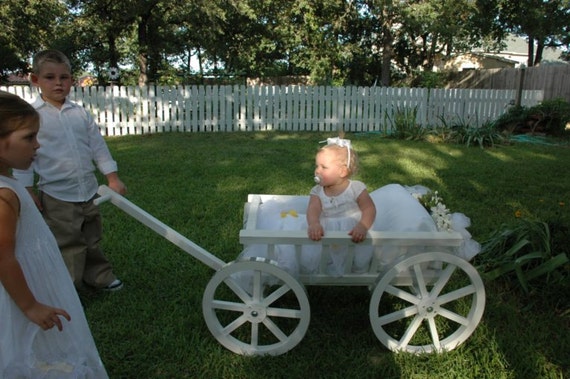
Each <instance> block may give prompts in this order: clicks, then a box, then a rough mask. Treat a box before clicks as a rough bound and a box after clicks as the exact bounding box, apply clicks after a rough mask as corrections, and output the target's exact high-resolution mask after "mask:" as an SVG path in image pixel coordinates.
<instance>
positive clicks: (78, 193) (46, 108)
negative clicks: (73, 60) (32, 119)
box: [13, 96, 117, 202]
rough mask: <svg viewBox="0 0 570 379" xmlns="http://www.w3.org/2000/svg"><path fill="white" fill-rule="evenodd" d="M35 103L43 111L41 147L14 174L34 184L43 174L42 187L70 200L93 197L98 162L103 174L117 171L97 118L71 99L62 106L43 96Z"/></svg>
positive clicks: (65, 199) (27, 184) (54, 195)
mask: <svg viewBox="0 0 570 379" xmlns="http://www.w3.org/2000/svg"><path fill="white" fill-rule="evenodd" d="M32 105H33V106H34V108H35V109H36V110H37V111H38V112H39V113H40V129H39V132H38V136H37V138H38V142H39V144H40V148H39V149H38V150H37V155H36V159H35V160H34V163H33V164H32V166H31V167H30V168H29V169H28V170H14V172H13V175H14V177H15V178H16V179H18V181H20V182H21V183H22V184H23V185H24V186H26V187H31V186H33V184H34V172H36V173H37V174H38V175H39V177H40V179H39V182H38V188H39V189H40V190H41V191H43V192H45V193H47V194H48V195H50V196H52V197H55V198H56V199H59V200H63V201H69V202H83V201H88V200H90V199H91V198H92V197H93V196H94V195H95V193H96V192H97V188H98V185H99V184H98V182H97V178H96V176H95V173H94V172H95V165H94V163H95V164H96V165H97V168H98V169H99V171H100V172H101V173H102V174H103V175H107V174H109V173H111V172H115V171H117V163H116V162H115V161H114V160H113V157H112V156H111V153H110V151H109V148H108V147H107V144H106V143H105V140H104V139H103V136H101V133H100V131H99V127H98V126H97V124H96V123H95V121H94V119H93V117H92V116H91V115H90V114H89V113H88V112H87V111H86V110H85V109H84V108H83V107H82V106H81V105H79V104H76V103H74V102H72V101H69V100H68V99H66V101H65V103H64V104H63V106H62V107H61V109H57V108H56V107H54V106H53V105H51V104H49V103H46V102H45V101H44V100H43V99H42V98H41V97H39V96H38V98H37V99H36V100H35V101H34V103H33V104H32Z"/></svg>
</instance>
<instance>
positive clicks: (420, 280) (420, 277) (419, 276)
mask: <svg viewBox="0 0 570 379" xmlns="http://www.w3.org/2000/svg"><path fill="white" fill-rule="evenodd" d="M414 275H415V277H416V283H417V285H418V289H419V291H420V295H421V297H422V298H423V297H425V296H427V293H428V292H427V289H426V282H425V280H424V274H423V272H422V268H421V267H420V265H419V264H417V265H414Z"/></svg>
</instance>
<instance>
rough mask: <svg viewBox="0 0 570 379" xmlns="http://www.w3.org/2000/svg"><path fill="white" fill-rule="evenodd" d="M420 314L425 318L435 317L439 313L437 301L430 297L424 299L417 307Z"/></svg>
mask: <svg viewBox="0 0 570 379" xmlns="http://www.w3.org/2000/svg"><path fill="white" fill-rule="evenodd" d="M417 307H418V313H419V315H420V316H422V317H423V318H427V317H434V316H436V315H437V313H438V312H439V305H438V303H437V299H433V298H431V297H428V298H426V299H422V300H421V301H420V303H419V304H418V305H417Z"/></svg>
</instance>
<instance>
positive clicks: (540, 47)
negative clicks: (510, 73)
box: [534, 41, 544, 66]
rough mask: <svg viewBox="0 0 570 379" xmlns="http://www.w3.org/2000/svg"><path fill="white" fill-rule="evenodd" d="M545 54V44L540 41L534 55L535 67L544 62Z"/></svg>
mask: <svg viewBox="0 0 570 379" xmlns="http://www.w3.org/2000/svg"><path fill="white" fill-rule="evenodd" d="M543 52H544V42H543V41H538V43H537V45H536V52H535V54H534V65H535V66H537V65H539V64H540V62H542V53H543Z"/></svg>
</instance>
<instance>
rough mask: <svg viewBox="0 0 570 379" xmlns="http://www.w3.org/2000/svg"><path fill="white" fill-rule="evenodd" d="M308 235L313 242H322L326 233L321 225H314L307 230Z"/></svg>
mask: <svg viewBox="0 0 570 379" xmlns="http://www.w3.org/2000/svg"><path fill="white" fill-rule="evenodd" d="M307 235H308V236H309V238H310V239H312V240H313V241H320V239H321V238H323V236H324V235H325V231H324V229H323V227H322V225H321V224H313V225H309V228H308V229H307Z"/></svg>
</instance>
